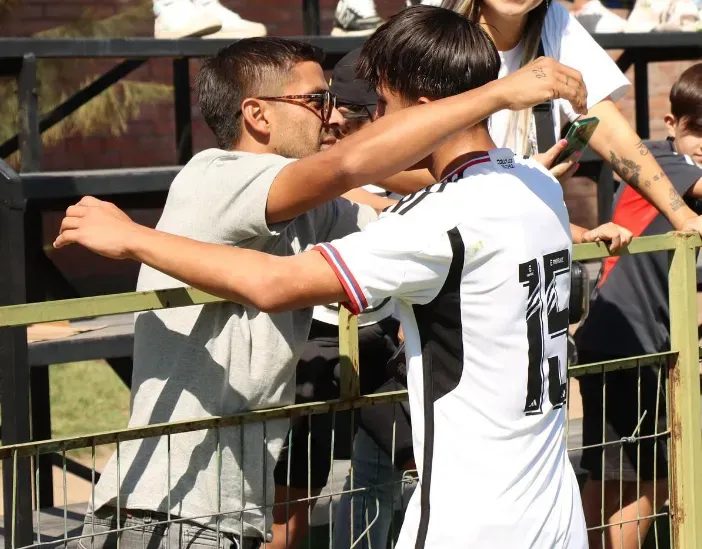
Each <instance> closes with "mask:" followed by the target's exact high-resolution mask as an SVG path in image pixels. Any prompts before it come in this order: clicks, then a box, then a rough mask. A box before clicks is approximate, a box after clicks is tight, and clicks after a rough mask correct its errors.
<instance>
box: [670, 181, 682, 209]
mask: <svg viewBox="0 0 702 549" xmlns="http://www.w3.org/2000/svg"><path fill="white" fill-rule="evenodd" d="M668 196H669V197H670V209H671V210H673V211H674V212H677V211H678V210H679V209H680V208H682V207H683V206H684V205H685V202H683V199H682V198H681V197H680V194H678V191H676V190H675V188H673V187H671V188H670V191H669V192H668Z"/></svg>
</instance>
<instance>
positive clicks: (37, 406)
mask: <svg viewBox="0 0 702 549" xmlns="http://www.w3.org/2000/svg"><path fill="white" fill-rule="evenodd" d="M29 384H30V395H31V400H30V404H31V411H32V421H31V426H32V440H49V439H50V438H51V404H50V401H49V366H48V365H42V366H34V367H32V368H31V369H30V375H29ZM52 457H53V456H52V455H51V454H41V455H38V456H37V458H36V464H35V467H36V469H37V485H36V487H35V492H36V493H35V501H36V505H35V506H36V508H37V509H44V508H46V507H53V506H54V483H53V482H52V470H53V463H52ZM39 477H41V478H42V480H43V481H44V482H42V483H41V488H40V487H39Z"/></svg>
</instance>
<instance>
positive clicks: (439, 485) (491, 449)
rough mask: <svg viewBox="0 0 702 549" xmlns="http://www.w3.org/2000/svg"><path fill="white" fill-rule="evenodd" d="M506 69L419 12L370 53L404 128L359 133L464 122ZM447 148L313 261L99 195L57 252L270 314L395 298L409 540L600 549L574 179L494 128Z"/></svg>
mask: <svg viewBox="0 0 702 549" xmlns="http://www.w3.org/2000/svg"><path fill="white" fill-rule="evenodd" d="M427 52H431V55H425V54H426V53H427ZM364 67H365V70H363V68H364ZM498 68H499V57H498V55H497V51H496V50H495V47H494V45H493V44H492V42H491V41H490V40H489V38H488V36H487V35H486V34H485V33H484V32H483V31H482V30H481V29H480V27H479V26H477V25H475V24H473V23H471V22H469V21H468V20H467V19H465V18H462V17H460V16H458V15H457V14H455V13H454V12H451V11H449V10H444V9H441V8H435V7H429V6H417V7H414V8H410V9H408V10H405V11H404V12H402V13H400V14H399V15H397V16H395V17H394V18H392V19H391V20H390V21H389V22H388V23H387V24H386V25H384V26H383V27H381V29H379V31H378V32H377V33H376V35H374V37H373V38H371V39H370V40H369V42H368V43H367V44H366V46H365V48H364V51H363V57H362V62H361V69H360V70H362V72H363V73H364V74H365V76H366V79H367V80H369V81H370V82H371V83H374V84H375V83H377V84H378V86H377V88H378V89H379V90H380V92H381V93H380V96H381V97H380V101H379V104H378V108H379V110H380V112H379V114H380V115H387V118H385V117H383V118H381V119H379V120H378V121H377V122H375V123H373V124H371V125H370V126H369V127H368V128H367V129H365V130H363V131H361V132H359V133H358V134H356V136H360V137H361V138H364V141H365V140H366V139H368V138H369V137H370V134H371V133H373V131H374V130H376V128H379V129H378V130H376V131H381V129H382V128H384V127H385V126H387V124H383V122H388V121H389V120H391V123H392V124H393V125H396V124H399V123H400V119H401V118H403V117H404V118H408V117H410V116H411V115H412V114H413V113H418V112H424V111H427V110H428V109H430V108H431V107H437V106H439V105H444V106H447V112H448V111H449V110H450V106H451V105H452V104H453V103H456V102H453V101H451V98H450V97H448V96H451V95H456V94H458V95H457V97H462V96H463V95H464V93H465V91H466V90H467V89H468V90H470V89H472V88H476V87H479V86H484V85H486V84H489V83H490V82H493V81H494V80H495V79H496V78H497V71H498ZM420 69H421V70H420ZM535 69H538V67H535ZM538 72H539V71H538V70H537V73H538ZM537 80H538V79H537ZM493 83H494V82H493ZM513 93H514V92H513ZM520 93H521V92H520ZM417 104H419V106H416V107H412V108H407V107H410V106H412V105H417ZM455 106H456V107H457V106H458V103H456V104H455ZM401 110H402V111H403V112H402V114H401V115H400V114H399V113H397V112H396V111H401ZM433 110H434V111H437V109H436V108H434V109H433ZM437 120H438V119H437ZM395 127H397V126H395ZM426 131H429V129H428V128H427V129H426ZM361 134H365V135H363V136H362V135H361ZM356 136H350V137H348V138H346V139H344V140H342V141H341V142H340V143H339V144H337V145H336V147H343V145H345V144H348V143H358V142H361V138H359V139H354V137H356ZM416 138H417V137H416V136H415V137H413V139H416ZM432 149H433V150H434V152H433V153H431V154H430V155H429V156H424V155H422V156H420V155H417V157H416V160H417V161H418V162H419V161H425V162H426V163H427V165H428V166H429V168H430V170H431V172H432V174H433V175H434V177H435V178H436V180H437V181H440V182H439V183H437V184H435V185H433V186H431V187H429V188H427V189H426V190H425V191H422V192H419V193H417V194H416V195H414V196H410V197H407V198H406V199H404V200H402V201H401V202H400V203H398V204H397V205H396V206H394V207H393V208H392V209H391V210H390V211H388V212H387V213H386V214H384V216H383V217H382V218H381V220H380V221H378V222H377V223H371V224H370V225H369V226H368V228H367V230H366V231H365V232H361V233H357V234H355V235H352V236H350V237H347V238H345V239H342V240H337V241H334V242H333V243H331V244H322V245H320V246H318V247H316V249H315V251H309V252H305V253H302V254H299V255H297V256H296V257H276V256H273V255H268V254H265V253H259V252H256V251H253V250H245V249H237V248H233V247H228V246H218V245H212V244H207V243H202V242H197V241H194V240H189V239H187V238H183V237H178V236H174V235H169V234H166V233H162V232H159V231H156V230H152V229H148V228H146V227H142V226H139V225H137V224H135V223H133V222H132V221H131V220H129V218H127V217H126V215H125V214H124V213H123V212H121V211H119V210H118V209H116V207H114V206H113V205H109V204H106V203H104V202H101V201H98V200H96V199H84V200H83V201H81V203H79V204H78V205H76V206H72V207H71V208H69V210H68V211H67V217H66V218H65V219H64V221H63V223H62V227H61V234H60V235H59V236H58V238H57V240H56V242H55V246H57V247H62V246H65V245H67V244H71V243H79V244H82V245H84V246H86V247H88V248H90V249H92V250H94V251H96V252H98V253H101V254H103V255H107V256H109V257H114V258H126V257H130V258H134V259H136V260H138V261H141V262H144V263H146V264H148V265H150V266H151V267H152V268H155V269H160V270H162V271H164V272H166V273H168V274H169V275H170V276H173V277H176V278H178V279H180V280H182V281H183V282H184V283H186V284H190V285H193V286H196V287H200V288H203V289H206V290H207V291H209V292H213V293H215V294H217V295H220V296H222V297H224V298H226V299H229V300H232V301H235V302H239V303H242V304H246V305H248V306H253V307H255V308H257V309H259V310H261V311H270V312H273V311H285V310H291V309H297V308H309V307H311V306H314V305H319V304H324V303H333V302H338V301H345V302H346V304H347V306H348V307H349V308H350V309H351V310H352V311H353V312H355V313H359V312H361V310H362V309H364V308H366V307H367V306H368V304H369V303H373V302H375V301H378V300H381V299H385V298H387V297H393V296H394V297H396V298H397V299H398V300H399V307H400V312H401V316H402V321H403V325H404V331H405V342H406V348H407V358H408V380H409V390H410V405H411V410H412V415H413V425H412V429H413V440H414V451H415V456H416V458H417V465H418V468H419V472H420V478H421V488H420V490H419V491H417V492H416V494H415V496H414V497H413V500H412V504H411V509H410V512H409V514H408V516H407V518H406V519H405V523H404V525H403V531H402V534H401V538H400V543H399V547H400V548H401V549H409V548H410V547H416V548H420V549H421V548H422V547H425V546H426V547H437V548H438V547H449V546H468V547H492V548H496V549H501V548H505V549H506V548H509V549H512V548H515V547H532V548H536V549H539V548H543V549H546V548H548V549H550V548H555V547H558V548H565V549H583V548H585V547H586V546H587V537H586V532H585V523H584V518H583V512H582V507H581V503H580V497H579V494H578V487H577V482H576V480H575V475H574V473H573V470H572V468H571V466H570V463H569V461H568V459H567V456H566V448H565V438H564V425H565V413H564V408H563V403H564V401H565V384H564V383H565V359H566V356H565V355H566V331H567V318H568V312H567V303H568V297H569V295H568V294H569V286H570V284H569V276H568V272H569V269H570V255H571V254H570V250H571V230H570V227H569V222H568V215H567V211H566V208H565V204H564V202H563V193H562V189H561V186H560V185H559V184H558V182H557V181H556V180H555V179H554V178H553V177H552V176H551V175H550V174H549V172H548V171H547V170H546V169H545V168H543V167H542V166H541V165H540V164H538V163H537V162H535V161H533V160H523V159H521V158H520V157H518V156H517V155H515V154H514V153H513V152H512V151H510V150H508V149H498V148H496V147H495V144H494V142H493V141H492V140H491V139H490V137H489V135H488V133H487V128H486V125H485V123H478V124H477V125H476V126H474V127H472V128H469V129H463V130H461V131H457V132H456V133H454V134H451V136H450V137H449V136H447V137H446V138H445V139H444V140H442V141H441V142H439V143H437V144H436V146H435V147H432ZM333 150H334V147H332V148H331V149H330V151H333ZM387 154H390V153H389V151H388V152H386V154H385V156H387ZM586 234H587V233H586ZM471 493H475V494H479V495H480V497H466V495H467V494H471Z"/></svg>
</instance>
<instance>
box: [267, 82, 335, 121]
mask: <svg viewBox="0 0 702 549" xmlns="http://www.w3.org/2000/svg"><path fill="white" fill-rule="evenodd" d="M256 99H261V100H262V101H287V102H289V103H295V104H299V103H298V102H297V101H296V100H297V99H304V100H306V101H307V102H309V103H311V104H314V105H315V110H317V111H318V112H319V114H320V116H321V118H322V124H326V123H328V122H329V119H330V118H331V114H332V111H333V110H334V109H335V108H336V101H337V96H336V94H333V93H331V92H330V91H329V90H325V91H323V92H320V93H306V94H302V95H279V96H275V97H257V98H256Z"/></svg>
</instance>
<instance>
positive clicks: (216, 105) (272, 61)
mask: <svg viewBox="0 0 702 549" xmlns="http://www.w3.org/2000/svg"><path fill="white" fill-rule="evenodd" d="M323 59H324V54H323V52H322V50H320V49H319V48H317V47H315V46H312V45H310V44H305V43H303V42H296V41H293V40H286V39H284V38H247V39H244V40H239V41H238V42H234V43H233V44H231V45H230V46H227V47H226V48H223V49H221V50H219V51H218V52H217V53H216V54H215V55H214V56H212V57H208V58H207V59H206V60H205V61H204V63H203V64H202V67H201V68H200V71H199V72H198V75H197V78H196V80H195V93H196V96H197V104H198V107H199V108H200V112H201V113H202V116H203V117H204V118H205V122H207V125H208V126H209V127H210V129H211V130H212V132H213V133H214V134H215V137H216V138H217V144H218V146H219V147H220V148H221V149H229V148H231V147H232V146H233V145H236V143H237V142H238V141H239V139H240V138H241V103H242V101H243V100H244V99H246V98H247V97H256V96H260V95H275V94H276V93H277V90H278V89H279V87H280V86H281V85H282V84H285V83H286V81H287V79H288V78H289V75H290V71H291V70H292V68H293V67H294V66H295V65H296V64H297V63H301V62H303V61H315V62H317V63H321V62H322V61H323Z"/></svg>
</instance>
